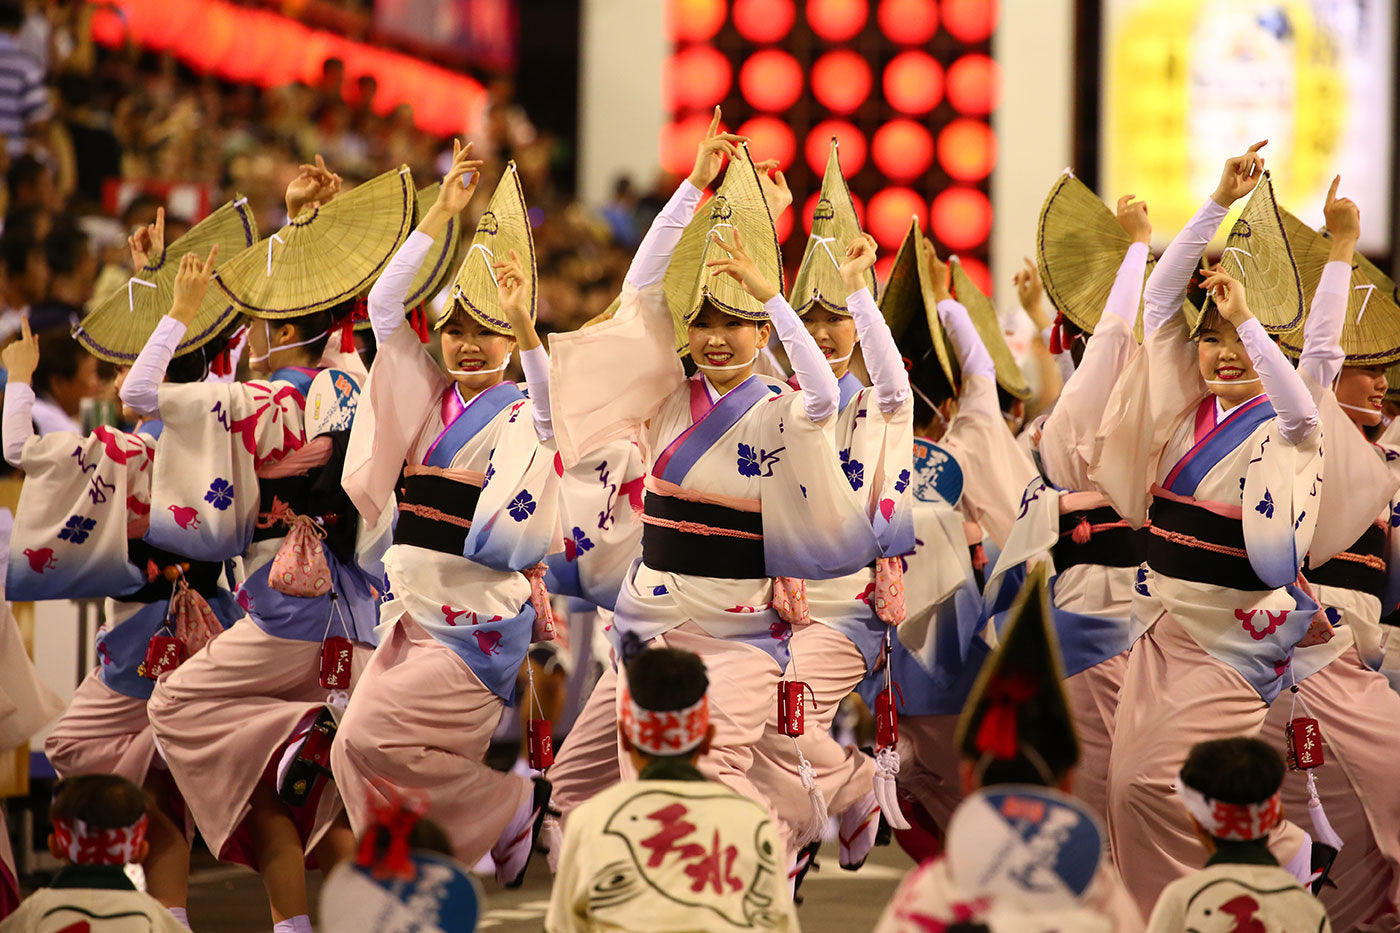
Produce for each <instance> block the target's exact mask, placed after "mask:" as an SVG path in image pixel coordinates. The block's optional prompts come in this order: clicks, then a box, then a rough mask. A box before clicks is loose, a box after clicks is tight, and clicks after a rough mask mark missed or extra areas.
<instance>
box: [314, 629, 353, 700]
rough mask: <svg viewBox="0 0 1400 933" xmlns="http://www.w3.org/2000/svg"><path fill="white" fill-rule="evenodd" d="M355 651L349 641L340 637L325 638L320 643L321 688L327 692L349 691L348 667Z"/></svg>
mask: <svg viewBox="0 0 1400 933" xmlns="http://www.w3.org/2000/svg"><path fill="white" fill-rule="evenodd" d="M354 656H355V649H354V647H353V646H352V645H351V644H350V639H348V638H344V637H342V636H340V635H330V636H327V637H326V639H325V640H324V641H322V642H321V686H322V687H324V688H326V689H327V690H349V689H350V666H351V663H352V661H353V660H354Z"/></svg>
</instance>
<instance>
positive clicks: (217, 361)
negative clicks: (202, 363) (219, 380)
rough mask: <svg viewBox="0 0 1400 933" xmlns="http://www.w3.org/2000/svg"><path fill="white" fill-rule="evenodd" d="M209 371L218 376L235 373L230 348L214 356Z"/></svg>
mask: <svg viewBox="0 0 1400 933" xmlns="http://www.w3.org/2000/svg"><path fill="white" fill-rule="evenodd" d="M209 371H210V372H211V373H213V374H214V375H216V376H227V375H228V374H229V373H231V372H233V359H232V358H231V356H230V354H229V352H228V347H224V348H223V349H222V350H220V351H219V352H218V353H216V354H214V359H212V360H211V361H210V362H209Z"/></svg>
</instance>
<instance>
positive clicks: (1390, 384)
mask: <svg viewBox="0 0 1400 933" xmlns="http://www.w3.org/2000/svg"><path fill="white" fill-rule="evenodd" d="M1385 397H1386V398H1387V399H1388V400H1389V401H1392V402H1400V363H1394V364H1392V365H1391V366H1390V368H1389V369H1387V370H1386V371H1385Z"/></svg>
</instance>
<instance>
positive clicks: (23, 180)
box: [0, 72, 59, 211]
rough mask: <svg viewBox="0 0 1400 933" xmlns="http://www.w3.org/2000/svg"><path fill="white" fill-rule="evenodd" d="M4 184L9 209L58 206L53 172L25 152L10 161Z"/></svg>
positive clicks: (48, 209)
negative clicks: (7, 188) (8, 196)
mask: <svg viewBox="0 0 1400 933" xmlns="http://www.w3.org/2000/svg"><path fill="white" fill-rule="evenodd" d="M0 80H3V72H0ZM5 184H6V185H7V186H8V187H9V189H10V207H9V209H10V210H14V209H15V208H17V207H37V208H39V209H40V210H45V211H51V210H53V209H54V208H55V207H58V206H59V204H58V201H59V198H58V192H57V190H56V189H55V187H54V177H53V172H52V171H51V170H50V169H49V167H48V166H47V165H45V164H44V163H42V162H40V161H39V160H38V159H37V158H35V157H34V156H32V155H30V154H29V153H27V152H26V153H24V154H23V155H20V156H16V157H15V158H14V159H12V160H11V161H10V170H9V171H8V172H6V173H5Z"/></svg>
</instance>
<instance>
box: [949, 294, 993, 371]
mask: <svg viewBox="0 0 1400 933" xmlns="http://www.w3.org/2000/svg"><path fill="white" fill-rule="evenodd" d="M938 320H939V321H940V322H941V323H942V324H943V329H944V330H946V331H947V332H948V339H949V340H951V341H952V342H953V352H954V353H956V354H957V355H958V367H959V368H960V369H961V370H962V375H963V379H964V380H966V379H967V377H968V376H973V375H982V376H986V377H987V378H988V379H990V380H992V381H993V382H995V381H996V378H997V368H996V366H995V365H994V364H993V363H992V355H991V354H990V353H988V352H987V348H986V346H984V345H983V343H982V337H981V335H980V334H978V333H977V327H976V325H974V324H973V323H972V318H971V317H969V316H968V313H967V309H966V308H964V307H963V306H962V304H961V303H960V302H959V301H957V300H956V299H953V298H944V299H943V300H942V301H940V302H939V303H938Z"/></svg>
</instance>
